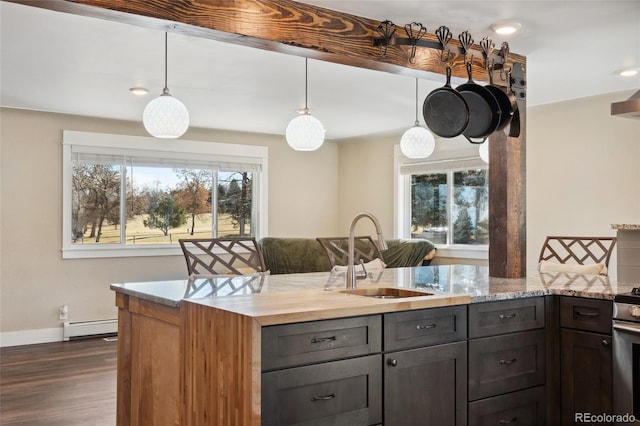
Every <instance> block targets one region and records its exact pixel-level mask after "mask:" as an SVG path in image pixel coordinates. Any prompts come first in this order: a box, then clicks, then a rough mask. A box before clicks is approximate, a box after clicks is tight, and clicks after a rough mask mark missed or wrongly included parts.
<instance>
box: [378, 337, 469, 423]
mask: <svg viewBox="0 0 640 426" xmlns="http://www.w3.org/2000/svg"><path fill="white" fill-rule="evenodd" d="M384 383H385V385H384V424H385V426H394V425H398V426H402V425H423V426H430V425H433V426H463V425H466V424H467V398H466V395H467V344H466V342H457V343H449V344H444V345H438V346H431V347H426V348H419V349H409V350H405V351H399V352H390V353H387V354H385V355H384Z"/></svg>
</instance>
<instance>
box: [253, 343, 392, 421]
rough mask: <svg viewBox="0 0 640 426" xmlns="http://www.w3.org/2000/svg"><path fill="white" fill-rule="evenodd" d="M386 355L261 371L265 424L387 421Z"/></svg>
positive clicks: (263, 419) (263, 418)
mask: <svg viewBox="0 0 640 426" xmlns="http://www.w3.org/2000/svg"><path fill="white" fill-rule="evenodd" d="M381 362H382V361H381V355H369V356H366V357H361V358H354V359H347V360H341V361H333V362H327V363H323V364H316V365H308V366H304V367H295V368H288V369H285V370H278V371H271V372H268V373H263V374H262V425H263V426H272V425H278V426H285V425H311V424H313V425H316V426H317V425H349V426H351V425H354V426H356V425H363V426H364V425H371V424H376V423H380V422H382V372H381V368H380V365H381Z"/></svg>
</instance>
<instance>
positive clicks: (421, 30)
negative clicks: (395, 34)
mask: <svg viewBox="0 0 640 426" xmlns="http://www.w3.org/2000/svg"><path fill="white" fill-rule="evenodd" d="M414 27H416V29H415V30H414ZM404 31H405V32H406V33H407V37H409V43H410V44H411V55H410V56H409V63H412V64H415V63H416V46H417V43H418V40H420V39H421V38H422V37H424V35H425V34H426V33H427V28H426V27H424V26H423V25H422V24H421V23H419V22H412V23H410V24H407V25H405V26H404ZM414 31H415V32H414ZM414 34H415V35H414Z"/></svg>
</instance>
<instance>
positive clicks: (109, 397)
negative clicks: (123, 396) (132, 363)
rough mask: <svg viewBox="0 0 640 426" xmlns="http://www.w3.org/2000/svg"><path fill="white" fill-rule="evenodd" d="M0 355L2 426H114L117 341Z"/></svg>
mask: <svg viewBox="0 0 640 426" xmlns="http://www.w3.org/2000/svg"><path fill="white" fill-rule="evenodd" d="M111 340H112V341H107V340H105V339H102V338H95V339H87V340H77V341H71V342H55V343H45V344H39V345H26V346H15V347H8V348H1V349H0V425H2V426H15V425H25V426H40V425H43V426H44V425H47V426H75V425H77V426H114V425H115V424H116V355H117V345H118V342H117V341H116V340H115V338H112V339H111Z"/></svg>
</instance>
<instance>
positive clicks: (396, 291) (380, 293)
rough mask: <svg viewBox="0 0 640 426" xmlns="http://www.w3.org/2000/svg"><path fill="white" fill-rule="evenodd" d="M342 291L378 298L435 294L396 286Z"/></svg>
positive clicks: (400, 297)
mask: <svg viewBox="0 0 640 426" xmlns="http://www.w3.org/2000/svg"><path fill="white" fill-rule="evenodd" d="M342 293H347V294H353V295H356V296H365V297H373V298H376V299H404V298H407V297H422V296H433V293H426V292H422V291H415V290H407V289H404V288H396V287H370V288H357V289H353V290H342Z"/></svg>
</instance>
